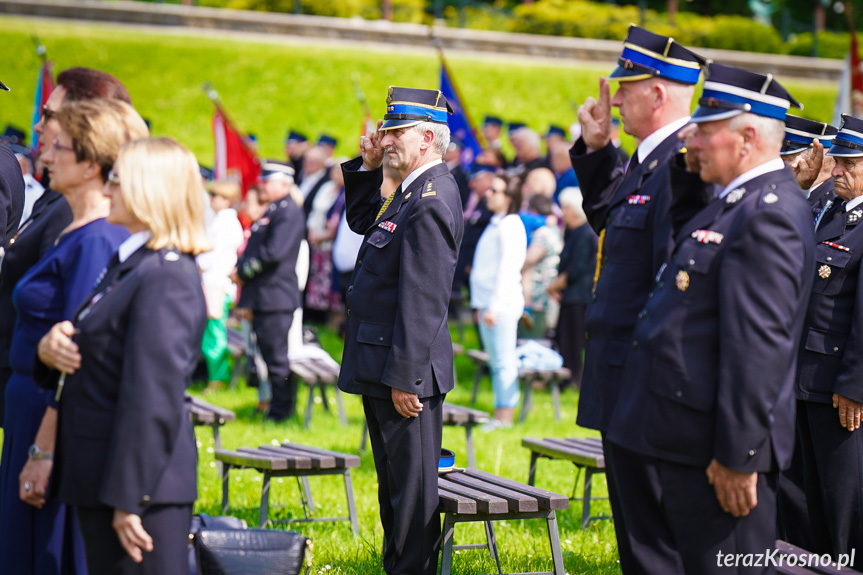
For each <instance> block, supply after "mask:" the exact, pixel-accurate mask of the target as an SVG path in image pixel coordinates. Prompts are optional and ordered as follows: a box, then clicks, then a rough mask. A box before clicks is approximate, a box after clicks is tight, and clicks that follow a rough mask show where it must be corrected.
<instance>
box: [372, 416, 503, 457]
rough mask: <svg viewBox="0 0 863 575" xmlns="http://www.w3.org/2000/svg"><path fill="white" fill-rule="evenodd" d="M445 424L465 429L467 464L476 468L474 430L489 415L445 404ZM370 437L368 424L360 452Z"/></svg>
mask: <svg viewBox="0 0 863 575" xmlns="http://www.w3.org/2000/svg"><path fill="white" fill-rule="evenodd" d="M442 416H443V424H444V425H450V426H458V427H464V431H465V435H466V436H467V464H468V467H476V455H475V453H474V449H473V435H472V432H473V428H474V427H476V426H477V425H482V424H483V423H487V422H488V420H489V415H488V413H486V412H485V411H480V410H478V409H471V408H469V407H463V406H461V405H454V404H452V403H446V402H444V404H443V414H442ZM368 437H369V427H368V424H364V425H363V438H362V441H360V451H365V450H366V441H367V440H368Z"/></svg>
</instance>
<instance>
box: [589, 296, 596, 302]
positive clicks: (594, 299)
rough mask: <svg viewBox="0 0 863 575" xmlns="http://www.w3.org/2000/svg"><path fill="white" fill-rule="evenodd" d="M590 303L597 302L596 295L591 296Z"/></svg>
mask: <svg viewBox="0 0 863 575" xmlns="http://www.w3.org/2000/svg"><path fill="white" fill-rule="evenodd" d="M590 301H592V302H595V301H596V294H593V295H592V296H590Z"/></svg>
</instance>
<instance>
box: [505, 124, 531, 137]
mask: <svg viewBox="0 0 863 575" xmlns="http://www.w3.org/2000/svg"><path fill="white" fill-rule="evenodd" d="M522 128H527V124H525V123H524V122H510V123H509V125H508V126H507V127H506V131H507V132H508V133H510V134H511V133H512V132H515V131H516V130H521V129H522Z"/></svg>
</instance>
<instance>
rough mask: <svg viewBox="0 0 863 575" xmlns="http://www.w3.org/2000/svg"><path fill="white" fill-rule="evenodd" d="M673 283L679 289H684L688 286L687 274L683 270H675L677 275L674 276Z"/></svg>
mask: <svg viewBox="0 0 863 575" xmlns="http://www.w3.org/2000/svg"><path fill="white" fill-rule="evenodd" d="M674 285H676V286H677V289H679V290H680V291H686V290H687V289H688V288H689V274H688V273H686V272H685V271H683V270H680V271H679V272H677V277H675V278H674Z"/></svg>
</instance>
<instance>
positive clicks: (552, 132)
mask: <svg viewBox="0 0 863 575" xmlns="http://www.w3.org/2000/svg"><path fill="white" fill-rule="evenodd" d="M549 136H560V137H561V138H565V137H566V130H564V129H563V128H561V127H560V126H555V125H554V124H552V125H551V126H549V127H548V132H546V133H545V137H546V138H548V137H549Z"/></svg>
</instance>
